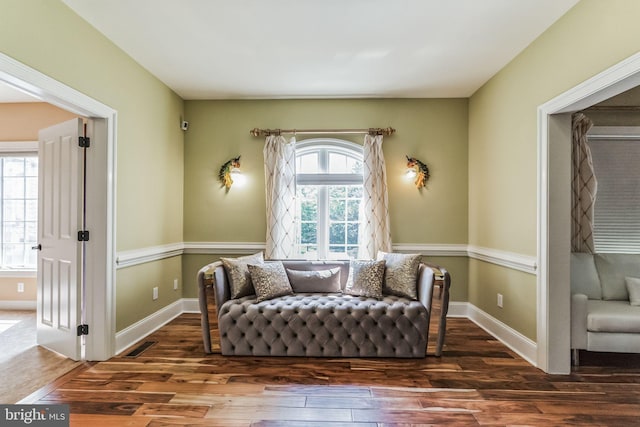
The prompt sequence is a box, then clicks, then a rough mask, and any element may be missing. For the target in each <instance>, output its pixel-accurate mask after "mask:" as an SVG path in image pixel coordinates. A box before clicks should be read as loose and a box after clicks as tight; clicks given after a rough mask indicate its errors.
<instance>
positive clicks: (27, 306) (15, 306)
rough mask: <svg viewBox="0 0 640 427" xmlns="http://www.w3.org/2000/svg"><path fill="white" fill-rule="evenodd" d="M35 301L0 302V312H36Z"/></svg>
mask: <svg viewBox="0 0 640 427" xmlns="http://www.w3.org/2000/svg"><path fill="white" fill-rule="evenodd" d="M37 307H38V306H37V303H36V302H35V301H4V300H2V301H0V310H35V309H36V308H37Z"/></svg>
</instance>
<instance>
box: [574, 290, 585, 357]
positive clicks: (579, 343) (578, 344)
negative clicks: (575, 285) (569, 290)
mask: <svg viewBox="0 0 640 427" xmlns="http://www.w3.org/2000/svg"><path fill="white" fill-rule="evenodd" d="M587 301H588V298H587V296H586V295H584V294H573V295H571V348H572V349H582V350H586V349H587Z"/></svg>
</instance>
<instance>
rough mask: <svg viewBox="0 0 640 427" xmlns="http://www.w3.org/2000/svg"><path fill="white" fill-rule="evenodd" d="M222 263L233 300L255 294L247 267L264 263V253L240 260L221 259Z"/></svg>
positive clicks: (240, 258) (243, 257)
mask: <svg viewBox="0 0 640 427" xmlns="http://www.w3.org/2000/svg"><path fill="white" fill-rule="evenodd" d="M220 261H222V265H223V266H224V269H225V271H226V272H227V278H228V279H229V291H230V293H231V299H236V298H242V297H246V296H247V295H253V294H255V291H254V289H253V285H252V283H251V275H250V274H249V268H248V267H247V265H249V264H261V263H263V262H264V256H263V255H262V252H258V253H257V254H253V255H247V256H241V257H238V258H220Z"/></svg>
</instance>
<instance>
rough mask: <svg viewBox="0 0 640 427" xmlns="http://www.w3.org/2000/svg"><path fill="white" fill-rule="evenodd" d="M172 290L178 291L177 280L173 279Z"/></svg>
mask: <svg viewBox="0 0 640 427" xmlns="http://www.w3.org/2000/svg"><path fill="white" fill-rule="evenodd" d="M173 290H174V291H177V290H178V279H173Z"/></svg>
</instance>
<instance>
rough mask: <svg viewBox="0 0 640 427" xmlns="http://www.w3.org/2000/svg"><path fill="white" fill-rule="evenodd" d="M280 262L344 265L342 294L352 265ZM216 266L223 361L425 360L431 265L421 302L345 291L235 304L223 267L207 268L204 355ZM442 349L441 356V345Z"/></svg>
mask: <svg viewBox="0 0 640 427" xmlns="http://www.w3.org/2000/svg"><path fill="white" fill-rule="evenodd" d="M283 264H284V266H285V268H288V269H291V270H327V269H330V268H335V267H339V268H340V269H341V274H340V278H341V286H342V289H343V290H344V289H345V285H346V281H347V278H348V273H349V261H301V260H285V261H283ZM211 268H213V278H214V283H213V289H214V294H215V300H216V307H217V313H218V328H219V331H220V347H221V352H222V354H223V355H237V356H240V355H241V356H312V357H404V358H409V357H425V355H426V347H427V338H428V333H429V318H430V312H431V300H432V294H433V289H434V270H433V269H432V268H431V267H430V266H427V265H426V264H420V267H419V274H418V280H417V283H416V287H417V294H418V300H411V299H408V298H402V297H397V296H392V295H385V296H384V297H383V299H381V300H378V299H375V298H366V297H358V296H351V295H347V294H343V293H297V294H292V295H286V296H282V297H278V298H274V299H270V300H266V301H261V302H256V300H255V298H256V297H255V295H251V296H246V297H243V298H238V299H235V300H232V299H230V291H229V286H228V282H227V280H228V279H227V276H226V273H225V270H224V268H223V267H222V265H220V263H213V264H210V265H208V266H205V267H203V268H202V269H201V270H200V272H199V273H198V282H199V285H200V286H199V287H200V303H201V307H200V308H201V313H202V319H203V324H202V329H203V339H204V345H205V351H207V352H211V340H210V335H209V325H208V317H207V316H208V315H207V313H208V310H207V305H206V290H205V286H204V284H203V275H204V272H205V271H206V270H208V269H211ZM445 273H446V270H445ZM447 278H448V274H447ZM447 283H448V282H447ZM447 291H448V289H447ZM447 293H448V292H447ZM438 345H439V350H438V351H437V353H438V355H439V352H440V350H441V348H440V347H441V345H442V342H441V341H440V340H439V342H438Z"/></svg>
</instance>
